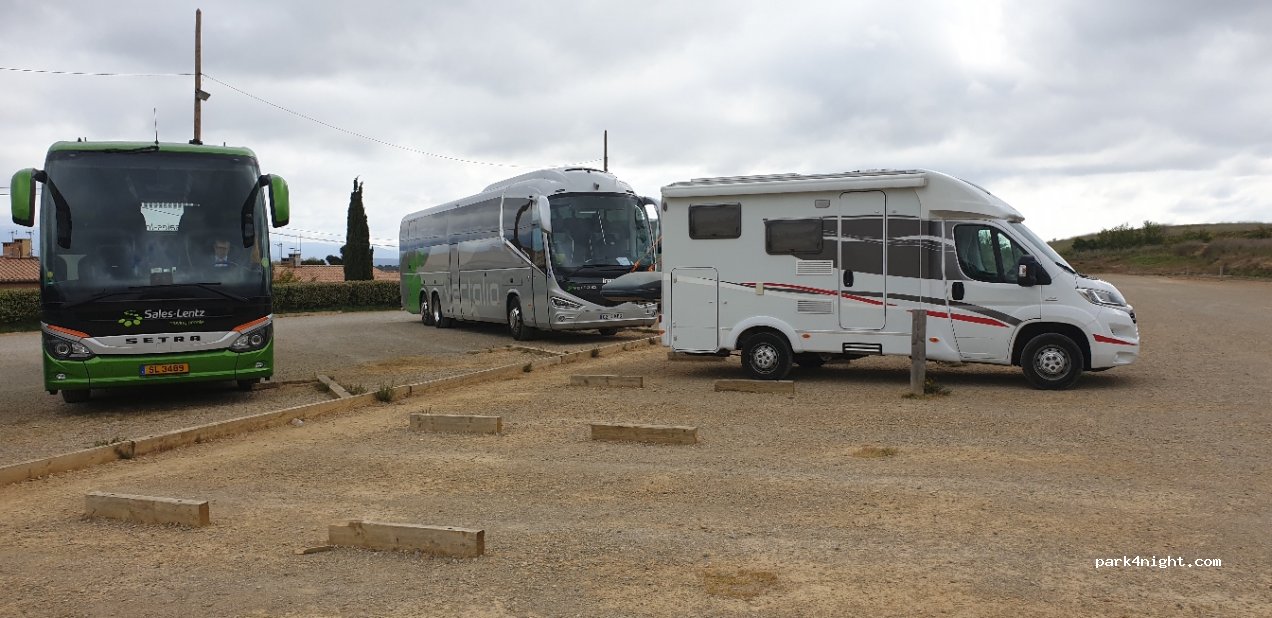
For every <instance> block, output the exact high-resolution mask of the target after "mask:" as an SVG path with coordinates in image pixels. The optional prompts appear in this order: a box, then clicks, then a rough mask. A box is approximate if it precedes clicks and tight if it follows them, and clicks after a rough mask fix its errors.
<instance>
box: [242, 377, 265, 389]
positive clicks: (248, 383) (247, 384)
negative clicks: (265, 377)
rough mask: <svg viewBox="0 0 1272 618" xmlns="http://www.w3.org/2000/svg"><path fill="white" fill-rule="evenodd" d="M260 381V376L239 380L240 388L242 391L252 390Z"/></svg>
mask: <svg viewBox="0 0 1272 618" xmlns="http://www.w3.org/2000/svg"><path fill="white" fill-rule="evenodd" d="M260 381H261V379H260V378H252V379H250V380H239V381H238V389H239V390H241V391H250V390H252V388H254V387H255V386H256V383H257V382H260Z"/></svg>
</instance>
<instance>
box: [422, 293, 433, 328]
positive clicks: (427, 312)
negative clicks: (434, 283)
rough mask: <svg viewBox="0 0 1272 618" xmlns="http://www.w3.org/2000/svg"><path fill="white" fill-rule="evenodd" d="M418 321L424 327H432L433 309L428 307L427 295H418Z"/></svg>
mask: <svg viewBox="0 0 1272 618" xmlns="http://www.w3.org/2000/svg"><path fill="white" fill-rule="evenodd" d="M420 321H421V322H423V323H424V325H425V326H432V325H433V307H432V306H430V305H429V302H428V295H427V294H420Z"/></svg>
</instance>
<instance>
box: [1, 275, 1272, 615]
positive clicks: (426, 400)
mask: <svg viewBox="0 0 1272 618" xmlns="http://www.w3.org/2000/svg"><path fill="white" fill-rule="evenodd" d="M1113 281H1114V283H1116V284H1118V285H1119V286H1120V287H1121V289H1122V291H1123V292H1125V293H1126V294H1127V296H1128V297H1129V298H1130V299H1131V300H1132V302H1134V303H1135V305H1136V310H1137V313H1138V315H1139V316H1140V321H1141V326H1142V332H1143V335H1144V338H1145V345H1144V350H1143V351H1144V356H1143V357H1142V359H1141V362H1140V363H1138V364H1136V365H1134V366H1132V367H1127V368H1120V369H1117V370H1113V371H1108V372H1103V373H1098V374H1089V375H1086V376H1084V377H1083V379H1082V381H1081V382H1080V383H1079V385H1078V387H1077V388H1076V389H1074V390H1070V391H1064V392H1041V391H1034V390H1031V389H1029V388H1028V387H1027V386H1026V385H1025V382H1024V379H1023V377H1022V376H1021V375H1020V372H1019V370H1018V369H1012V368H994V367H980V366H968V367H957V368H949V367H933V368H931V370H930V372H929V374H930V375H931V376H933V377H934V378H935V379H936V380H937V381H938V382H939V383H941V384H942V385H944V386H946V387H947V388H949V389H950V391H951V392H950V394H948V395H947V396H943V397H931V398H927V399H909V398H906V397H904V396H903V395H904V393H905V391H906V389H907V380H908V373H907V368H908V361H907V360H906V359H900V358H892V359H883V358H875V359H866V360H863V361H859V362H854V363H852V364H849V365H830V366H827V367H826V368H823V369H821V370H819V371H815V372H797V373H795V374H794V376H793V377H794V378H795V379H796V392H795V394H794V395H762V394H745V393H717V392H714V391H713V390H712V381H713V380H715V379H721V378H739V377H741V370H740V368H739V367H738V366H737V360H736V358H735V359H733V360H732V361H731V362H722V363H705V362H704V363H699V362H680V361H669V360H667V358H666V352H665V349H663V348H661V347H650V348H649V349H647V350H639V351H634V352H626V353H622V354H616V355H614V356H605V357H601V358H596V359H588V360H585V361H583V362H581V363H578V364H569V365H561V366H556V367H551V368H547V369H543V370H536V371H534V372H532V373H527V374H523V375H520V376H519V377H518V378H516V379H512V380H507V381H503V382H499V383H492V384H489V385H486V386H484V387H473V388H466V389H462V390H455V391H448V392H442V393H436V394H432V395H429V396H427V397H420V398H412V399H407V400H402V401H398V402H394V403H391V404H378V405H375V406H371V407H369V408H365V409H363V410H360V411H358V412H356V413H350V414H346V415H341V416H337V417H329V418H326V419H323V420H320V421H315V422H310V423H306V424H304V425H303V426H287V427H283V428H278V429H272V430H267V431H262V432H258V433H254V434H250V435H246V436H241V437H237V438H230V439H225V440H219V441H215V442H212V443H205V444H200V445H196V446H192V447H189V448H185V449H180V450H178V451H172V452H167V453H163V454H159V455H156V456H153V457H143V458H140V459H136V460H131V461H121V462H116V463H112V464H108V465H104V466H99V467H97V468H93V469H90V470H85V471H79V472H73V473H68V474H63V475H58V476H55V477H53V478H49V479H43V480H39V481H34V482H28V483H23V484H19V485H12V486H8V487H0V586H3V588H4V589H5V590H6V594H4V595H2V596H0V615H57V616H61V615H67V616H70V615H74V616H82V615H88V616H93V615H118V614H123V613H128V614H130V615H140V616H148V615H155V616H158V615H171V614H172V613H177V612H178V611H180V612H181V613H183V614H187V615H213V616H222V615H235V616H240V615H243V616H345V615H356V616H364V615H365V616H417V615H441V616H597V615H606V616H610V615H613V616H686V615H695V616H735V615H740V614H752V613H753V614H756V615H765V616H843V615H867V616H891V615H898V616H945V615H951V616H1021V615H1029V616H1066V617H1067V616H1076V615H1081V616H1087V615H1100V616H1267V615H1272V544H1270V542H1269V538H1268V535H1267V530H1268V523H1269V521H1270V518H1269V514H1270V513H1272V509H1270V508H1269V507H1272V498H1269V496H1270V495H1272V492H1270V491H1269V490H1270V489H1272V481H1270V480H1269V479H1272V476H1270V475H1269V473H1270V472H1272V465H1270V462H1269V459H1270V457H1272V456H1270V455H1269V448H1268V446H1269V442H1270V438H1272V419H1269V412H1268V411H1267V405H1266V402H1265V400H1266V398H1267V393H1268V392H1269V391H1268V388H1267V384H1266V378H1265V376H1266V374H1267V373H1268V370H1269V365H1270V364H1272V363H1270V362H1269V361H1268V360H1267V357H1266V352H1265V351H1266V350H1267V349H1269V345H1270V344H1272V324H1270V323H1269V321H1268V320H1267V319H1266V315H1267V313H1268V310H1269V309H1272V285H1268V284H1266V283H1259V282H1241V281H1222V282H1219V281H1180V280H1170V279H1157V278H1137V277H1117V278H1113ZM576 373H588V374H620V375H641V376H644V377H645V387H644V388H643V389H602V388H588V387H578V386H570V385H569V376H570V375H571V374H576ZM426 410H432V411H433V412H436V413H461V414H462V413H470V414H499V415H502V416H503V418H504V428H505V432H504V434H503V435H501V436H457V435H435V434H422V433H413V432H411V431H409V430H408V429H407V424H408V423H407V419H408V415H409V414H410V413H412V412H418V411H426ZM596 420H612V421H619V422H640V423H656V424H669V425H693V426H697V427H698V428H699V434H700V437H701V441H700V443H699V444H697V445H693V446H653V445H638V444H623V443H600V442H592V441H589V440H588V439H587V433H586V424H587V423H588V422H589V421H596ZM94 490H100V491H115V492H123V493H139V494H148V495H156V496H169V497H184V498H199V499H206V500H210V501H211V510H212V521H213V524H212V526H210V527H207V528H201V529H185V528H179V527H165V526H157V527H155V526H140V525H133V524H127V523H121V522H116V521H109V520H87V519H84V518H83V516H82V513H83V508H84V507H83V500H84V499H83V495H84V494H85V493H86V492H88V491H94ZM349 519H373V520H379V521H391V522H408V523H422V524H433V525H450V526H462V527H470V528H481V529H484V530H485V531H486V555H485V556H483V557H481V558H477V559H471V560H450V559H440V558H430V557H427V556H420V555H416V554H413V553H406V552H369V551H362V550H356V549H337V550H335V551H330V552H325V553H318V554H312V555H296V554H295V553H294V552H295V550H297V549H300V548H304V547H311V546H315V545H321V544H323V543H325V542H326V527H327V525H329V524H333V523H340V522H343V521H346V520H349ZM1168 555H1169V556H1172V557H1180V556H1182V557H1184V558H1185V559H1186V561H1187V562H1188V563H1189V564H1192V561H1193V560H1196V559H1219V560H1221V561H1222V566H1219V567H1213V566H1211V567H1206V566H1195V567H1189V566H1173V567H1171V568H1151V567H1129V568H1128V567H1120V568H1114V567H1105V568H1100V569H1097V568H1096V567H1095V561H1096V560H1097V559H1111V558H1122V557H1124V556H1128V557H1131V558H1134V557H1135V556H1142V557H1144V558H1150V557H1153V556H1156V557H1158V558H1165V557H1166V556H1168Z"/></svg>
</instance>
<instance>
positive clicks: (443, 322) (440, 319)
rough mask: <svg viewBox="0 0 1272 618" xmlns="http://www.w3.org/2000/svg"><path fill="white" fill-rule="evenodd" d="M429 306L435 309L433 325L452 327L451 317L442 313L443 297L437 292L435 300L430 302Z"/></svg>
mask: <svg viewBox="0 0 1272 618" xmlns="http://www.w3.org/2000/svg"><path fill="white" fill-rule="evenodd" d="M429 308H430V309H432V310H433V326H436V327H438V328H450V325H451V319H450V318H448V317H446V314H444V313H442V299H441V298H440V297H439V296H438V295H437V294H433V302H431V303H429Z"/></svg>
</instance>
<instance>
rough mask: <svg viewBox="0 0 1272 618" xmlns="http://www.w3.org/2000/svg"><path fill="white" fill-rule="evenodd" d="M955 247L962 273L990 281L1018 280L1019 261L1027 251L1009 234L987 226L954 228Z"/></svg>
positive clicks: (1009, 281)
mask: <svg viewBox="0 0 1272 618" xmlns="http://www.w3.org/2000/svg"><path fill="white" fill-rule="evenodd" d="M954 246H955V249H956V250H957V252H958V265H959V266H960V267H962V269H963V273H964V274H966V275H967V276H968V277H971V278H972V279H975V280H977V281H988V282H990V283H1016V263H1017V262H1018V261H1020V258H1021V256H1023V255H1025V254H1027V253H1028V252H1027V251H1025V249H1024V248H1023V247H1021V246H1020V245H1019V244H1017V243H1016V241H1014V240H1012V239H1011V237H1010V236H1008V235H1006V234H1004V233H1002V232H1001V231H999V230H998V229H997V228H994V227H990V226H988V225H959V226H957V227H955V228H954Z"/></svg>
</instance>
